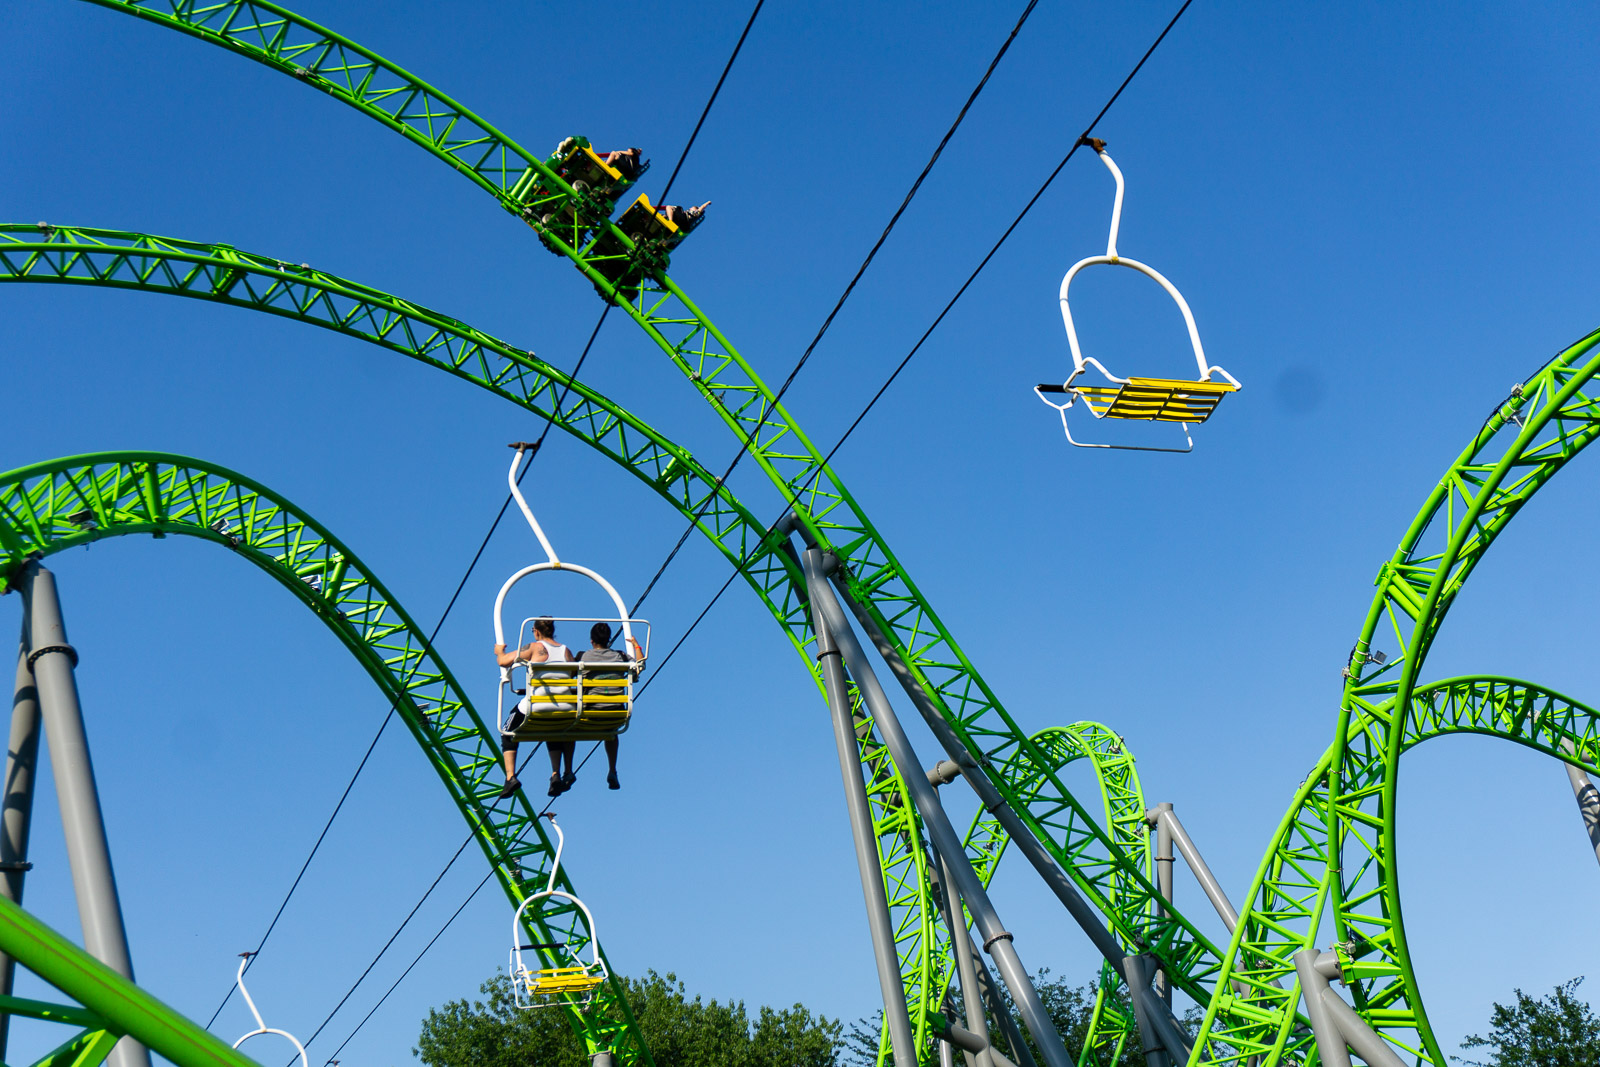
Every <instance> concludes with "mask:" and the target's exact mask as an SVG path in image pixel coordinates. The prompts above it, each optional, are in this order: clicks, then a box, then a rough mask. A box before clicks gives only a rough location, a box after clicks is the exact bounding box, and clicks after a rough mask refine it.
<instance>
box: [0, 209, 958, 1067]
mask: <svg viewBox="0 0 1600 1067" xmlns="http://www.w3.org/2000/svg"><path fill="white" fill-rule="evenodd" d="M0 282H35V283H49V284H68V285H86V286H92V287H103V288H116V289H127V290H133V291H139V292H148V293H158V294H167V295H175V296H187V297H191V298H194V299H201V300H211V301H215V302H221V303H227V304H231V305H233V306H236V307H241V308H247V309H250V310H254V311H262V312H266V313H269V314H274V315H280V316H283V317H287V318H292V319H296V320H298V321H301V322H305V323H308V324H311V325H315V326H321V327H323V328H326V329H331V330H335V331H337V332H339V333H343V334H346V335H348V336H351V337H355V338H358V339H360V340H364V341H367V342H369V343H372V344H376V345H379V346H381V347H383V348H385V349H387V350H389V351H392V352H396V353H399V354H401V355H405V356H408V357H410V358H412V359H416V360H418V361H420V362H423V363H426V364H428V365H430V366H434V367H437V368H439V369H441V370H444V371H447V372H448V373H450V374H453V375H455V376H456V377H459V378H462V379H464V380H466V381H469V382H471V383H473V384H475V385H478V386H479V387H481V388H484V389H488V390H489V391H490V392H493V393H495V394H496V395H498V396H501V397H503V398H505V399H508V400H511V401H513V402H515V403H518V404H520V405H522V406H523V407H525V408H527V409H528V410H530V411H532V412H534V413H535V414H537V415H540V416H541V417H545V418H549V419H551V420H552V421H553V422H554V424H555V425H556V426H558V427H559V428H561V429H562V430H564V431H566V432H567V433H569V434H571V435H573V436H574V437H576V438H577V439H578V440H580V441H582V442H583V443H584V444H587V445H589V446H590V447H591V448H594V449H596V450H597V451H598V452H600V453H601V454H602V455H604V456H606V457H607V458H608V459H610V460H612V461H613V462H614V463H617V464H618V465H619V466H622V467H624V468H625V469H627V470H629V471H630V472H631V473H633V474H634V475H635V476H636V477H638V478H639V479H641V480H642V481H644V482H645V483H646V484H647V485H649V486H650V487H651V488H652V489H653V490H655V492H656V493H657V494H658V495H660V496H661V497H662V498H663V499H665V500H666V501H667V502H668V503H670V504H671V505H672V506H673V507H674V508H676V509H677V510H678V512H679V513H680V514H682V515H683V516H685V517H686V518H691V519H694V521H695V522H696V525H697V526H698V528H699V529H700V531H701V532H702V533H703V534H704V535H705V536H706V537H707V538H709V539H710V540H711V541H712V542H713V543H714V544H716V545H717V547H718V548H719V549H720V550H721V551H722V552H723V554H724V555H725V556H727V557H728V558H729V559H730V560H731V561H732V562H733V563H734V565H735V566H737V567H738V568H739V571H740V573H741V574H742V576H743V577H744V578H745V579H746V580H747V581H748V582H749V583H750V585H751V587H752V589H754V590H755V592H756V594H757V595H758V596H760V597H761V599H762V602H763V603H764V604H766V606H767V609H768V610H769V611H770V612H771V613H772V615H773V617H774V618H776V619H777V620H778V621H779V622H780V624H782V625H783V627H784V630H785V632H786V633H787V634H788V635H789V638H790V640H791V642H793V644H794V646H795V648H796V649H797V650H798V651H800V653H801V654H802V657H803V658H804V659H805V661H806V663H807V665H808V668H809V669H810V670H811V671H812V675H813V678H814V679H815V681H816V683H817V685H818V687H819V691H820V687H821V677H820V675H819V674H818V673H817V670H816V664H815V661H814V660H813V659H811V657H810V656H809V655H807V654H806V645H807V644H808V642H809V641H810V631H809V619H810V616H809V613H808V611H807V610H806V607H805V603H804V600H803V599H801V597H802V594H803V590H804V585H803V581H802V580H801V579H800V576H799V571H798V569H797V568H795V566H794V564H793V560H792V559H791V558H790V557H789V556H788V555H786V554H784V553H777V552H770V551H768V550H767V549H766V548H765V547H762V546H763V543H764V539H766V538H767V537H768V536H769V535H768V533H767V531H765V530H764V529H763V528H762V527H761V526H760V525H759V524H758V523H757V522H756V521H755V519H754V517H753V516H752V515H751V513H750V511H749V510H748V509H747V508H745V507H744V506H743V505H742V504H741V503H740V502H739V501H738V500H737V499H736V498H735V497H734V496H733V493H732V491H731V490H729V489H728V488H727V487H726V486H724V485H721V484H719V483H718V481H717V479H716V478H715V477H713V476H712V475H711V474H710V472H709V471H707V470H706V469H705V468H704V467H703V466H702V465H701V464H700V463H699V462H698V461H697V460H696V459H695V458H694V456H693V455H691V454H690V453H689V452H688V450H686V449H684V448H682V447H681V446H679V445H677V444H674V443H673V442H671V441H670V440H668V439H667V438H666V437H665V436H664V435H662V434H661V433H660V432H659V431H657V430H655V429H654V428H652V427H651V426H649V425H648V424H646V423H644V422H643V421H642V420H640V419H638V418H637V417H636V416H634V415H633V414H632V413H630V412H628V411H627V410H626V409H624V408H622V407H620V406H618V405H616V404H614V403H612V402H611V401H610V400H608V399H607V398H605V397H604V396H602V395H601V394H599V393H598V392H595V391H594V390H592V389H590V388H589V387H588V386H586V385H584V384H583V383H582V382H580V381H577V380H575V379H573V378H571V377H570V376H568V375H566V374H565V373H563V372H562V371H560V370H557V369H556V368H554V367H551V366H550V365H548V364H546V363H544V362H543V361H542V360H540V359H539V358H538V357H537V356H535V355H534V354H533V353H531V352H526V351H524V350H522V349H519V348H515V347H513V346H511V345H510V344H508V343H506V342H504V341H502V340H499V339H498V338H495V337H491V336H490V335H488V334H485V333H483V332H481V331H479V330H476V329H474V328H473V327H471V326H468V325H467V324H465V323H463V322H460V321H459V320H456V319H452V318H450V317H448V316H445V315H441V314H439V313H437V312H434V311H431V310H429V309H427V308H424V307H422V306H421V305H419V304H416V303H413V302H411V301H406V300H402V299H400V298H398V297H394V296H391V295H389V294H387V293H384V292H382V291H380V290H377V289H373V288H371V287H370V286H364V285H361V284H359V283H357V282H352V281H349V280H347V279H343V278H339V277H336V276H334V275H330V274H326V273H324V272H321V271H316V270H312V269H311V268H309V267H304V266H292V265H290V264H287V263H284V262H282V261H281V260H276V259H273V258H271V257H266V256H260V255H254V254H251V253H247V252H240V251H238V250H237V249H234V248H232V247H230V246H225V245H210V244H203V243H199V242H192V241H182V240H177V239H174V238H167V237H154V236H150V235H147V234H134V233H128V232H124V231H119V230H102V229H88V228H79V227H69V226H46V227H44V228H43V229H41V228H40V227H39V226H38V225H0ZM859 736H860V744H861V760H862V765H863V770H864V773H865V774H866V776H867V779H868V799H869V802H870V803H871V805H872V809H873V820H874V826H875V828H876V832H877V835H878V847H879V854H880V864H881V866H882V868H883V871H884V878H885V881H886V882H887V883H888V884H889V902H890V908H891V912H892V914H893V921H894V925H895V929H896V931H897V940H898V953H899V956H900V959H901V961H902V973H903V974H904V975H905V976H906V984H907V995H908V998H909V1000H908V1002H909V1003H910V1004H911V1005H912V1007H913V1010H914V1017H915V1018H916V1019H917V1025H918V1034H919V1040H921V1041H923V1042H924V1043H926V1044H927V1045H928V1046H930V1047H931V1043H932V1038H931V1036H929V1035H930V1033H931V1031H930V1030H929V1026H930V1025H931V1021H930V1019H929V1016H928V1010H929V1009H928V1008H927V1007H926V1006H925V1005H924V1001H923V997H924V994H925V992H926V991H927V989H928V988H929V987H928V986H927V984H926V982H925V981H924V976H925V973H926V970H927V966H928V961H927V960H925V959H924V956H923V952H922V944H923V937H924V934H925V932H926V931H927V930H928V929H929V928H930V926H931V925H932V924H933V923H934V922H935V921H936V920H937V909H936V908H935V907H934V906H933V903H932V901H931V900H930V899H929V897H928V893H927V890H926V887H927V884H928V879H927V871H926V860H925V857H924V854H923V850H922V847H921V845H920V841H921V835H920V829H919V823H918V821H917V816H916V813H915V811H914V810H913V809H912V808H911V807H910V806H909V805H905V804H901V803H900V802H899V798H900V797H901V796H903V795H904V789H903V787H902V783H901V782H900V778H899V775H898V773H897V772H896V771H895V769H894V764H893V761H892V760H891V759H890V758H889V755H888V752H887V751H886V750H884V749H883V747H882V746H881V744H879V743H878V741H877V739H876V738H875V737H874V736H873V734H872V730H871V724H870V720H864V725H863V728H862V730H861V732H860V735H859ZM932 1010H936V1009H932Z"/></svg>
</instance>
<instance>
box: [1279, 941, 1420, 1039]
mask: <svg viewBox="0 0 1600 1067" xmlns="http://www.w3.org/2000/svg"><path fill="white" fill-rule="evenodd" d="M1294 973H1295V975H1296V976H1297V977H1298V978H1299V979H1300V992H1301V994H1302V996H1303V999H1304V1000H1305V1005H1306V1015H1307V1016H1308V1017H1309V1018H1310V1019H1311V1032H1312V1034H1314V1035H1315V1036H1316V1039H1317V1055H1318V1056H1319V1057H1320V1058H1321V1060H1322V1063H1323V1064H1324V1067H1350V1049H1355V1051H1356V1055H1358V1056H1360V1057H1361V1058H1362V1059H1364V1060H1366V1061H1367V1063H1368V1065H1369V1067H1405V1061H1404V1060H1402V1059H1401V1058H1400V1057H1399V1056H1396V1055H1395V1053H1394V1050H1393V1049H1392V1048H1390V1047H1389V1043H1388V1042H1387V1041H1385V1040H1384V1039H1383V1038H1381V1037H1379V1036H1378V1035H1377V1034H1376V1033H1375V1032H1373V1029H1372V1027H1370V1026H1368V1025H1367V1021H1366V1020H1365V1019H1363V1018H1362V1017H1361V1016H1359V1015H1357V1014H1356V1012H1355V1009H1354V1008H1352V1007H1351V1006H1350V1005H1348V1004H1346V1003H1345V1002H1344V998H1343V997H1341V996H1340V995H1339V994H1337V993H1335V992H1334V991H1333V987H1332V986H1330V985H1329V984H1328V976H1329V974H1330V973H1331V974H1338V970H1337V967H1336V965H1335V960H1334V956H1333V953H1331V952H1318V951H1317V950H1316V949H1314V948H1306V949H1301V950H1300V951H1299V952H1296V953H1295V954H1294ZM1346 1046H1348V1047H1346Z"/></svg>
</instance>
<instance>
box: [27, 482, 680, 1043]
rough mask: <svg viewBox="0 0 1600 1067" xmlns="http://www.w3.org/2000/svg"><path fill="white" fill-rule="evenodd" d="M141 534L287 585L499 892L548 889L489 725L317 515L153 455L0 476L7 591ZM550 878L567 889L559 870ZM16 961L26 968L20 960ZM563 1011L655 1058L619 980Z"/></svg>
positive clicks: (542, 930) (554, 924)
mask: <svg viewBox="0 0 1600 1067" xmlns="http://www.w3.org/2000/svg"><path fill="white" fill-rule="evenodd" d="M138 533H142V534H152V535H154V536H156V537H166V536H168V535H173V534H178V535H183V536H187V537H195V538H199V539H200V540H203V541H209V542H211V543H213V544H216V545H220V546H222V547H224V548H227V549H228V550H230V551H232V552H233V553H235V554H237V555H239V556H241V557H242V558H244V559H245V560H247V561H248V562H250V563H253V564H254V565H256V566H257V567H259V568H260V569H262V570H264V571H266V572H267V574H269V575H271V576H272V578H274V579H275V580H276V581H277V582H278V583H279V584H280V585H282V586H284V587H285V588H286V589H288V590H289V591H290V592H291V593H293V594H294V595H295V597H297V598H298V599H299V600H300V601H301V602H302V603H304V604H305V605H306V606H307V607H308V608H310V609H311V611H312V612H313V613H315V614H316V616H317V617H318V618H320V619H321V620H322V621H323V623H324V624H325V625H326V626H327V627H328V628H329V629H330V630H331V631H333V634H334V636H335V637H337V638H338V639H339V640H340V642H341V643H343V644H344V646H345V647H346V648H347V649H348V650H349V651H350V653H351V654H352V655H353V656H354V657H355V658H356V660H357V661H358V662H359V663H360V664H361V665H362V667H363V668H365V669H366V671H367V673H368V674H369V675H370V676H371V677H372V679H373V680H374V681H375V682H377V684H378V686H379V688H380V689H382V690H383V692H384V695H385V696H387V697H388V698H389V700H390V701H391V702H392V703H393V705H394V708H395V710H396V711H397V712H398V713H399V715H400V718H401V720H402V721H403V722H404V723H405V725H406V728H407V729H408V730H410V731H411V735H412V737H413V738H414V739H415V740H416V742H417V744H418V745H419V746H420V747H421V749H422V751H423V752H424V753H425V754H426V755H427V757H428V760H429V762H430V763H431V764H432V765H433V767H434V770H435V771H436V772H437V773H438V775H439V778H440V780H441V781H442V782H443V783H444V785H445V788H446V790H447V791H448V792H449V793H450V797H451V799H452V800H454V801H455V804H456V806H457V808H458V809H459V810H460V811H461V814H462V817H463V818H465V819H466V821H467V823H468V825H469V826H471V827H472V828H473V831H474V833H475V836H476V838H477V841H478V845H479V847H481V848H482V849H483V853H484V855H485V856H486V857H487V858H488V860H489V863H490V865H491V866H492V867H493V869H494V873H495V877H496V879H497V880H498V881H499V883H500V885H501V887H502V889H504V890H505V892H506V895H507V897H508V898H509V899H511V900H512V901H515V902H518V903H520V902H521V901H522V900H523V899H524V898H525V897H527V896H528V894H530V893H532V892H534V891H535V890H538V889H542V888H543V887H544V885H545V884H546V882H547V880H548V878H549V875H548V868H549V863H550V861H551V859H552V858H553V856H554V851H553V846H552V844H551V842H550V840H549V838H548V837H547V836H546V835H545V832H544V827H543V826H542V825H541V824H540V822H539V820H538V819H537V818H536V816H535V811H534V809H533V808H532V807H531V806H530V804H529V802H528V799H527V797H526V796H525V795H523V794H522V793H518V794H515V795H514V796H513V798H512V799H511V800H510V801H502V800H499V799H498V793H499V789H500V774H499V765H500V752H499V748H500V746H499V740H498V737H497V735H496V734H495V733H494V731H493V729H492V728H490V727H488V726H486V725H485V724H484V722H483V720H482V719H481V718H480V717H479V716H478V713H477V712H476V711H475V710H474V709H473V707H472V703H471V701H470V700H468V698H467V696H466V694H465V693H464V691H463V690H462V689H461V687H460V686H459V685H458V684H457V683H456V680H455V679H454V677H452V675H451V674H450V671H449V668H448V667H446V666H445V665H444V663H443V662H442V661H441V660H439V659H438V657H437V655H436V654H435V653H434V651H433V648H432V646H431V645H430V644H429V642H428V639H427V636H426V633H425V631H423V630H422V629H421V628H420V627H419V626H417V625H416V623H415V622H414V621H413V620H412V619H411V617H410V616H409V615H407V614H406V612H405V610H404V609H403V608H402V607H400V605H399V604H398V603H397V602H396V601H395V600H394V598H393V597H392V596H390V594H389V593H388V591H387V590H386V589H384V587H383V586H382V584H381V583H379V582H378V580H377V579H376V578H375V577H373V576H372V575H371V573H370V572H369V571H368V570H367V569H366V567H365V566H364V565H363V564H362V563H361V561H360V560H359V559H357V558H356V557H355V555H354V553H352V552H351V551H350V550H349V549H348V548H346V547H345V546H344V544H343V543H341V542H340V541H339V540H338V539H337V538H335V537H334V536H333V535H332V534H331V533H330V532H328V530H327V529H326V528H324V527H323V526H321V525H320V524H319V523H317V522H316V520H314V519H312V518H311V517H309V516H308V515H306V514H305V513H304V512H303V511H301V510H300V509H299V508H297V507H296V506H295V505H294V504H292V503H290V502H289V501H288V500H286V499H285V498H284V497H282V496H279V495H278V494H276V493H274V492H272V491H271V490H269V489H267V488H266V487H264V486H262V485H260V484H258V483H256V482H254V481H252V480H251V479H249V478H246V477H244V476H243V475H240V474H235V473H234V472H232V471H229V470H227V469H226V468H223V467H219V466H217V465H215V464H210V463H205V462H202V461H200V460H194V459H188V458H186V457H183V456H173V455H168V454H165V453H160V452H107V453H99V454H95V455H88V456H73V457H69V458H65V459H58V460H51V461H48V462H45V463H37V464H34V465H32V466H29V467H23V468H20V469H18V470H14V471H9V472H6V473H5V474H0V574H3V575H4V576H5V580H6V581H7V583H8V588H9V583H10V582H11V581H12V580H14V578H15V575H16V573H17V571H18V570H19V569H20V567H21V566H22V565H23V564H24V563H25V562H26V561H27V560H28V559H29V558H34V557H39V556H49V555H51V554H54V553H56V552H60V551H62V550H64V549H68V548H72V547H75V546H77V545H83V544H89V543H91V542H93V541H98V540H101V539H103V538H107V537H116V536H121V535H124V534H138ZM558 881H559V882H560V883H561V884H562V885H563V887H564V888H566V889H568V891H574V890H573V888H572V885H571V882H570V879H569V877H568V873H567V871H566V869H565V868H564V867H563V868H562V869H561V870H560V871H559V872H558ZM531 922H532V923H533V925H531V926H530V929H529V932H530V933H531V934H533V935H534V940H535V941H539V942H545V943H550V942H557V941H566V942H568V943H570V944H572V945H573V946H575V950H581V949H582V948H585V947H587V945H588V942H589V938H588V933H587V931H586V929H585V927H584V926H583V923H582V919H581V916H580V915H578V913H577V911H576V909H574V908H572V907H570V906H568V907H566V908H564V909H552V910H550V911H547V912H546V913H544V914H543V915H541V916H536V917H533V918H532V920H531ZM18 958H19V959H20V961H21V962H22V963H23V964H24V965H25V966H28V967H30V968H35V969H36V961H34V960H33V959H31V958H30V957H29V956H27V955H19V957H18ZM551 965H552V966H553V965H554V963H553V962H552V964H551ZM567 1010H568V1014H569V1015H570V1016H571V1017H572V1019H573V1021H574V1024H575V1026H577V1028H578V1030H579V1032H580V1033H582V1034H583V1035H584V1036H585V1037H586V1038H587V1039H588V1041H589V1044H590V1048H591V1050H594V1049H606V1048H615V1049H616V1050H617V1051H618V1052H619V1053H621V1054H623V1055H624V1056H626V1057H627V1058H628V1059H629V1060H636V1061H637V1062H642V1063H650V1062H651V1061H650V1058H649V1052H648V1050H647V1049H645V1048H644V1045H643V1042H642V1041H640V1040H639V1037H638V1034H637V1031H636V1029H635V1028H634V1026H633V1020H632V1015H631V1013H630V1012H629V1010H628V1005H627V1001H626V1000H625V998H624V996H623V993H622V989H621V985H620V983H619V982H617V981H616V980H613V981H612V982H611V983H610V984H609V985H608V986H606V987H604V988H603V989H602V991H601V993H600V995H598V996H596V997H595V998H594V1000H593V1001H592V1002H591V1003H590V1005H589V1006H588V1007H587V1008H586V1009H584V1010H583V1011H582V1012H581V1013H580V1012H578V1011H577V1010H576V1009H574V1008H572V1007H570V1006H569V1007H568V1009H567ZM186 1067H187V1065H186Z"/></svg>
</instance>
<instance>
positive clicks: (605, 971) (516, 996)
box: [510, 812, 611, 1010]
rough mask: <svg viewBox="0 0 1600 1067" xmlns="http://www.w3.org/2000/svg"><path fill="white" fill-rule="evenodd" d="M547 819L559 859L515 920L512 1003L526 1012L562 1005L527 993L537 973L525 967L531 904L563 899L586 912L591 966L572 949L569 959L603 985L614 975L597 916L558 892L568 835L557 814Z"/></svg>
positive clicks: (547, 814)
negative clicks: (525, 937)
mask: <svg viewBox="0 0 1600 1067" xmlns="http://www.w3.org/2000/svg"><path fill="white" fill-rule="evenodd" d="M544 817H545V818H546V819H549V820H550V827H551V829H553V830H555V832H556V857H555V861H554V862H553V863H551V865H550V880H549V882H547V883H546V884H545V887H544V888H543V889H541V890H540V891H539V892H537V893H532V894H529V895H528V897H527V898H526V899H525V900H523V902H522V903H521V904H518V905H517V910H516V913H515V914H513V915H512V916H511V956H510V967H511V1001H512V1003H513V1004H514V1005H515V1006H516V1007H518V1008H521V1009H524V1010H526V1009H530V1008H548V1007H553V1006H556V1005H559V1004H561V1003H562V997H561V996H551V997H549V998H547V999H545V1000H543V1001H535V1000H534V994H533V992H532V990H527V989H526V988H525V987H526V977H525V976H526V975H529V974H532V973H533V972H532V971H530V970H529V969H528V968H527V967H525V966H524V965H523V962H522V934H523V927H522V915H523V912H525V911H527V910H528V905H530V904H534V903H536V902H538V901H543V900H549V899H551V898H553V897H560V898H562V899H563V900H566V901H569V902H570V903H572V904H573V905H574V906H575V907H576V908H577V909H578V910H579V911H581V912H583V921H584V923H585V924H587V928H588V931H589V962H588V963H587V964H585V963H584V962H583V960H582V958H581V957H579V956H578V954H577V953H575V952H573V951H572V949H571V948H570V947H569V948H567V955H569V956H571V957H572V960H573V962H574V963H575V964H577V965H578V966H579V967H582V968H583V969H584V971H585V972H586V973H587V974H588V975H589V977H591V978H598V979H600V981H602V982H604V981H605V980H606V979H607V978H609V977H611V971H610V969H609V968H608V967H607V966H606V961H605V960H604V959H602V958H601V956H600V934H599V932H598V931H597V930H596V929H595V925H594V913H593V912H591V911H590V910H589V906H588V905H587V904H585V903H584V902H583V901H581V900H579V899H578V898H577V897H575V896H573V895H572V894H571V893H568V892H566V891H565V890H561V889H557V888H556V872H557V871H559V870H560V869H561V850H562V849H563V848H565V847H566V843H567V838H566V835H565V834H563V833H562V832H561V826H560V824H558V823H557V822H556V817H555V813H553V812H545V813H544ZM595 988H596V989H598V988H599V986H595ZM524 993H526V997H524ZM593 997H594V992H593V990H591V991H590V992H588V993H586V994H582V1000H581V1001H580V1003H579V1004H578V1007H580V1008H581V1007H584V1006H586V1005H587V1004H588V1003H589V1001H590V1000H591V999H593Z"/></svg>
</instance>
